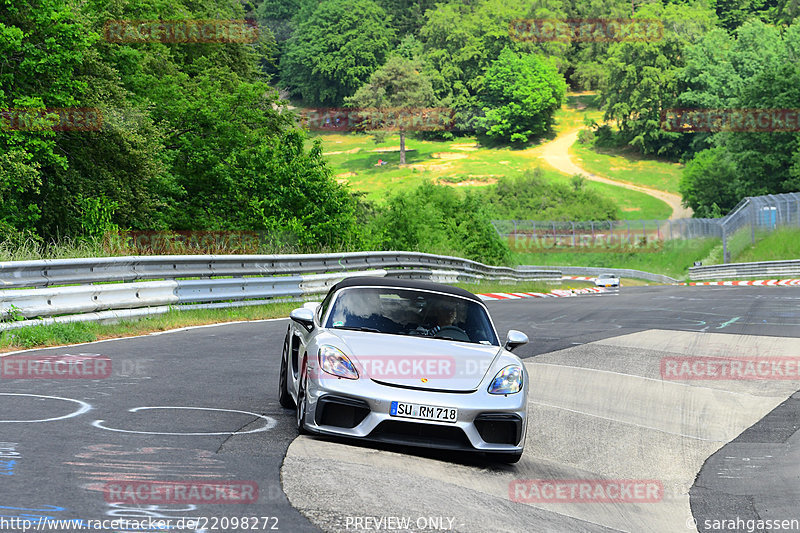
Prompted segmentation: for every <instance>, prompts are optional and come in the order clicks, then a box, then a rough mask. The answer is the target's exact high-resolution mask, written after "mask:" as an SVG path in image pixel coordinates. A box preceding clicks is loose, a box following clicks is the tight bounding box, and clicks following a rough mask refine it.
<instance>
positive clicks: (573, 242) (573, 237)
mask: <svg viewBox="0 0 800 533" xmlns="http://www.w3.org/2000/svg"><path fill="white" fill-rule="evenodd" d="M570 224H572V247H573V248H575V223H574V222H570Z"/></svg>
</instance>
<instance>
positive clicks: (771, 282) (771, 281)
mask: <svg viewBox="0 0 800 533" xmlns="http://www.w3.org/2000/svg"><path fill="white" fill-rule="evenodd" d="M683 285H715V286H720V285H728V286H735V285H783V286H786V285H800V279H755V280H753V279H750V280H737V281H691V282H689V283H683Z"/></svg>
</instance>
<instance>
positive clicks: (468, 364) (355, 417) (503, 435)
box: [279, 277, 529, 463]
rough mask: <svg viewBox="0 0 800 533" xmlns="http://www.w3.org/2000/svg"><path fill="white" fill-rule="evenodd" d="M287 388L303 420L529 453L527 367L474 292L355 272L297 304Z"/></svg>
mask: <svg viewBox="0 0 800 533" xmlns="http://www.w3.org/2000/svg"><path fill="white" fill-rule="evenodd" d="M290 318H291V321H290V323H289V327H288V330H287V332H286V338H285V340H284V344H283V353H282V357H281V369H280V378H279V399H280V403H281V405H282V406H284V407H286V408H292V407H293V408H294V409H295V411H296V423H297V429H298V431H299V432H300V433H305V432H311V433H318V434H326V435H338V436H344V437H351V438H357V439H367V440H372V441H379V442H389V443H395V444H405V445H411V446H422V447H433V448H443V449H457V450H468V451H475V452H481V453H484V454H486V455H487V456H488V457H489V458H491V459H493V460H497V461H500V462H507V463H514V462H517V461H518V460H519V458H520V457H521V456H522V452H523V447H524V442H525V432H526V429H527V397H528V382H529V380H528V373H527V370H526V369H525V366H524V365H523V364H522V361H521V360H520V359H519V358H518V357H517V356H516V355H514V354H513V353H511V350H513V349H514V348H516V347H517V346H520V345H523V344H525V343H526V342H528V338H527V336H526V335H525V334H524V333H521V332H519V331H515V330H510V331H509V332H508V337H507V340H506V342H505V344H504V345H501V344H500V341H499V340H498V337H497V333H496V331H495V328H494V325H493V324H492V321H491V318H490V317H489V312H488V310H487V309H486V306H485V304H484V303H483V302H482V301H481V300H480V299H479V298H478V297H477V296H475V295H474V294H472V293H470V292H468V291H466V290H463V289H459V288H455V287H451V286H448V285H441V284H438V283H431V282H426V281H417V280H400V279H387V278H371V277H355V278H348V279H345V280H343V281H341V282H339V283H337V284H336V285H334V286H333V287H331V289H330V291H329V292H328V294H327V296H326V297H325V299H324V300H323V301H322V302H321V303H307V304H305V305H304V306H303V307H302V308H299V309H295V310H294V311H292V312H291V314H290Z"/></svg>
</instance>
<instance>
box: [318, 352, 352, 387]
mask: <svg viewBox="0 0 800 533" xmlns="http://www.w3.org/2000/svg"><path fill="white" fill-rule="evenodd" d="M319 367H320V368H321V369H322V370H323V371H324V372H327V373H328V374H331V375H333V376H337V377H340V378H346V379H358V371H357V370H356V367H355V365H354V364H353V363H352V361H350V359H348V358H347V356H346V355H345V354H344V353H342V351H341V350H340V349H338V348H334V347H333V346H321V347H320V349H319Z"/></svg>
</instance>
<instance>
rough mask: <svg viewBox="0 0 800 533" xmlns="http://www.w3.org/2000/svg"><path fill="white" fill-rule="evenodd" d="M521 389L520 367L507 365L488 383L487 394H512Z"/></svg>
mask: <svg viewBox="0 0 800 533" xmlns="http://www.w3.org/2000/svg"><path fill="white" fill-rule="evenodd" d="M521 390H522V367H520V366H518V365H509V366H507V367H505V368H504V369H503V370H501V371H500V372H498V373H497V375H496V376H495V377H494V379H493V380H492V384H491V385H489V394H514V393H516V392H519V391H521Z"/></svg>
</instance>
